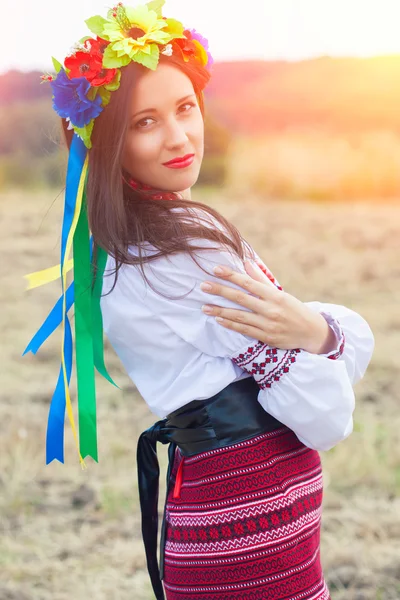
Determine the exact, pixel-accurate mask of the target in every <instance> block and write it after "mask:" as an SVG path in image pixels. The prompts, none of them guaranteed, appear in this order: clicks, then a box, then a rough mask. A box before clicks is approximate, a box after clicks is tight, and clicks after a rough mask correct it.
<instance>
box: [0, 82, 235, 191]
mask: <svg viewBox="0 0 400 600" xmlns="http://www.w3.org/2000/svg"><path fill="white" fill-rule="evenodd" d="M40 75H41V73H39V72H32V73H20V72H16V71H12V72H10V73H8V74H6V75H2V76H0V189H4V188H11V187H26V188H30V189H32V188H35V187H36V188H40V187H43V186H46V187H48V186H50V187H58V186H61V185H63V184H64V181H65V171H66V164H67V151H66V148H65V146H64V144H63V143H62V139H61V119H60V118H59V117H58V116H57V114H56V113H55V111H54V110H53V109H52V100H51V86H50V85H49V84H41V83H40ZM230 142H231V134H230V133H229V131H228V130H227V128H225V127H222V126H221V125H219V124H218V123H217V122H216V121H215V119H213V117H212V115H211V114H207V119H206V132H205V146H206V152H205V157H204V162H203V167H202V171H201V176H200V179H199V183H202V184H205V185H209V184H222V183H223V182H224V179H225V171H226V165H225V158H226V155H227V151H228V148H229V145H230Z"/></svg>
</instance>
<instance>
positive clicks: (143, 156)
mask: <svg viewBox="0 0 400 600" xmlns="http://www.w3.org/2000/svg"><path fill="white" fill-rule="evenodd" d="M156 155H157V142H156V141H155V140H154V139H153V136H150V135H143V136H141V135H137V134H131V135H129V134H128V136H127V139H126V142H125V148H124V154H123V157H124V158H123V161H124V166H125V167H129V166H130V167H132V166H133V165H138V164H144V163H148V162H149V161H151V160H152V159H153V158H154V157H156Z"/></svg>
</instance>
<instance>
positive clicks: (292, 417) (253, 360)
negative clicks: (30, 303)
mask: <svg viewBox="0 0 400 600" xmlns="http://www.w3.org/2000/svg"><path fill="white" fill-rule="evenodd" d="M194 243H195V244H196V245H201V246H202V248H204V249H202V250H201V251H196V260H197V261H198V262H199V263H200V265H201V266H203V268H205V269H206V270H207V271H208V272H209V273H212V272H213V267H214V266H216V265H218V264H221V265H228V266H230V267H231V268H233V269H234V270H237V271H240V272H242V273H245V269H244V266H243V264H242V261H241V260H240V259H239V258H238V257H237V256H235V255H233V253H231V252H229V251H228V250H225V249H222V248H221V249H220V250H212V249H210V248H211V247H213V246H216V243H215V242H211V241H209V240H206V239H202V240H195V241H194ZM129 250H130V252H131V253H132V254H134V255H137V248H136V247H134V246H131V247H130V249H129ZM155 251H156V250H155V248H154V247H152V246H150V245H149V244H148V245H147V246H146V252H150V253H152V252H155ZM256 256H257V259H258V260H259V261H261V259H260V258H259V256H258V255H257V254H256ZM261 263H262V261H261ZM262 264H263V263H262ZM263 267H264V269H266V271H267V272H269V271H268V269H267V268H266V267H265V265H264V264H263ZM114 268H115V262H114V259H113V257H112V256H110V255H109V257H108V260H107V265H106V271H105V275H104V279H103V296H102V298H101V310H102V315H103V326H104V331H105V333H106V335H107V337H108V339H109V341H110V343H111V345H112V347H113V349H114V350H115V352H116V354H117V355H118V356H119V358H120V360H121V362H122V364H123V366H124V368H125V370H126V372H127V374H128V376H129V377H130V378H131V380H132V381H133V382H134V384H135V385H136V387H137V389H138V391H139V393H140V394H141V396H142V397H143V399H144V400H145V402H146V403H147V404H148V406H149V408H150V410H151V411H152V412H153V413H154V414H156V415H157V416H158V417H160V418H164V417H166V416H167V415H168V414H169V413H171V412H172V411H174V410H176V409H177V408H180V407H181V406H184V405H185V404H187V403H189V402H191V401H192V400H202V399H206V398H209V397H211V396H213V395H214V394H216V393H217V392H219V391H220V390H222V389H223V388H224V387H226V386H227V385H229V384H230V383H232V382H233V381H236V380H239V379H242V378H245V377H251V376H252V377H254V378H255V380H256V381H257V383H258V385H259V388H260V391H259V394H258V401H259V402H260V404H261V405H262V407H263V408H264V409H265V410H266V411H267V412H268V413H270V414H272V415H273V416H274V417H275V418H276V419H278V420H279V421H280V422H281V423H284V424H285V425H287V426H288V427H289V428H290V429H292V430H293V431H294V432H295V433H296V435H297V437H298V438H299V440H300V441H301V442H302V443H304V444H305V445H306V446H308V447H310V448H314V449H317V450H329V449H330V448H332V447H333V446H335V445H336V444H337V443H338V442H340V441H341V440H344V439H345V438H347V437H348V436H349V435H350V433H351V432H352V430H353V411H354V408H355V395H354V390H353V386H354V385H355V384H356V383H357V382H358V381H359V380H360V379H361V378H362V377H363V376H364V374H365V371H366V369H367V367H368V364H369V362H370V360H371V357H372V354H373V350H374V345H375V340H374V335H373V333H372V330H371V328H370V326H369V325H368V323H367V322H366V320H365V319H364V318H363V317H362V316H360V315H359V314H358V313H356V312H355V311H353V310H351V309H349V308H346V307H345V306H342V305H337V304H330V303H322V302H317V301H312V302H305V304H306V305H307V306H309V307H310V308H311V309H313V310H315V311H318V312H320V313H321V314H322V315H323V316H324V318H325V319H326V320H327V322H328V323H329V325H330V327H331V328H332V329H333V330H334V332H335V334H336V339H337V345H336V348H335V349H334V350H333V351H332V352H330V353H328V354H320V355H316V354H311V353H309V352H307V351H305V350H303V349H296V350H282V349H278V348H273V347H270V346H268V345H266V344H264V343H262V342H260V341H258V340H255V339H253V338H251V337H248V336H245V335H242V334H241V333H238V332H236V331H232V330H230V329H226V328H225V327H222V326H221V325H219V324H218V322H217V321H216V320H215V317H213V316H208V315H206V314H204V313H203V312H202V310H201V307H202V305H203V304H216V305H219V306H224V307H228V308H229V307H230V308H239V309H241V310H247V309H245V308H244V307H242V306H239V305H237V304H235V303H233V302H231V301H230V300H227V299H225V298H223V297H221V296H214V297H213V296H212V295H210V294H206V293H205V292H203V291H202V290H201V289H200V284H201V283H202V282H203V281H205V280H208V281H216V282H218V283H221V282H222V280H221V279H218V277H216V276H215V275H207V274H206V273H205V272H204V271H203V270H202V269H201V268H200V267H199V266H198V265H197V264H196V263H195V262H194V261H193V260H192V258H191V257H190V255H189V254H188V253H177V254H173V255H169V256H167V257H161V258H158V259H156V260H155V261H153V262H150V263H146V264H145V266H144V269H145V273H146V276H147V278H148V279H149V281H150V282H151V284H152V286H153V287H154V288H155V289H156V290H158V291H160V292H161V293H162V294H164V295H167V296H170V297H172V298H173V299H168V298H166V297H163V296H161V295H158V294H157V293H156V292H155V291H154V290H152V289H151V287H150V286H148V285H147V284H146V282H145V281H144V280H143V278H142V275H141V273H140V270H139V267H135V266H132V265H123V266H122V267H121V269H120V271H119V273H118V281H117V284H116V287H115V288H114V290H113V291H112V292H111V293H108V292H109V291H110V289H111V287H112V284H113V282H114V275H113V274H112V273H113V270H114ZM110 270H111V271H110ZM108 271H110V272H109V276H108V275H107V272H108ZM269 273H270V272H269ZM270 279H271V280H272V281H273V282H274V284H275V285H276V287H278V288H279V289H281V290H282V287H281V286H280V285H279V283H278V281H277V280H276V279H275V278H274V277H273V276H272V274H270ZM222 283H223V284H224V285H230V286H231V287H234V288H237V286H236V285H234V284H232V283H230V282H228V281H223V282H222ZM239 289H241V288H239Z"/></svg>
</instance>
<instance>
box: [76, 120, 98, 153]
mask: <svg viewBox="0 0 400 600" xmlns="http://www.w3.org/2000/svg"><path fill="white" fill-rule="evenodd" d="M93 126H94V119H92V120H91V121H90V123H88V124H87V125H85V126H84V127H74V131H75V133H76V134H77V135H79V137H80V138H82V140H83V143H84V144H85V146H86V148H88V149H89V150H90V148H91V147H92V142H91V141H90V137H91V135H92V131H93Z"/></svg>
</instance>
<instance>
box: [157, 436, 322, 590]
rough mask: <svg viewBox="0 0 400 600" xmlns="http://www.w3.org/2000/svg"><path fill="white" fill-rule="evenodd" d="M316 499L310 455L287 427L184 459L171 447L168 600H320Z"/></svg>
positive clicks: (318, 478) (318, 489)
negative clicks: (172, 460)
mask: <svg viewBox="0 0 400 600" xmlns="http://www.w3.org/2000/svg"><path fill="white" fill-rule="evenodd" d="M182 461H183V462H182ZM181 462H182V464H181ZM179 466H180V468H179ZM178 469H179V471H178ZM177 475H178V484H179V485H178V486H177V485H176V480H177ZM177 487H180V491H179V497H175V498H174V488H175V492H176V491H177ZM175 495H176V494H175ZM322 496H323V487H322V469H321V461H320V457H319V454H318V452H317V451H315V450H311V449H310V448H307V447H306V446H304V445H303V444H302V443H301V442H300V441H299V440H298V438H297V437H296V435H295V434H294V433H293V432H292V431H291V430H290V429H288V428H287V427H281V428H279V429H276V430H274V431H272V432H269V433H264V434H262V435H258V436H256V437H253V438H251V439H250V440H247V441H244V442H240V443H237V444H234V445H231V446H225V447H224V448H218V449H216V450H211V451H209V452H202V453H200V454H196V455H194V456H190V457H183V456H182V454H181V452H180V450H179V448H177V449H176V453H175V459H174V464H173V468H172V473H171V480H170V486H169V490H168V495H167V504H166V524H165V526H166V530H165V547H164V551H165V564H164V580H163V583H164V589H165V593H166V597H167V599H168V600H206V599H213V600H265V599H269V600H283V599H286V600H311V599H312V600H317V599H318V600H329V599H330V595H329V591H328V588H327V585H326V582H325V579H324V576H323V573H322V569H321V562H320V526H321V504H322Z"/></svg>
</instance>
